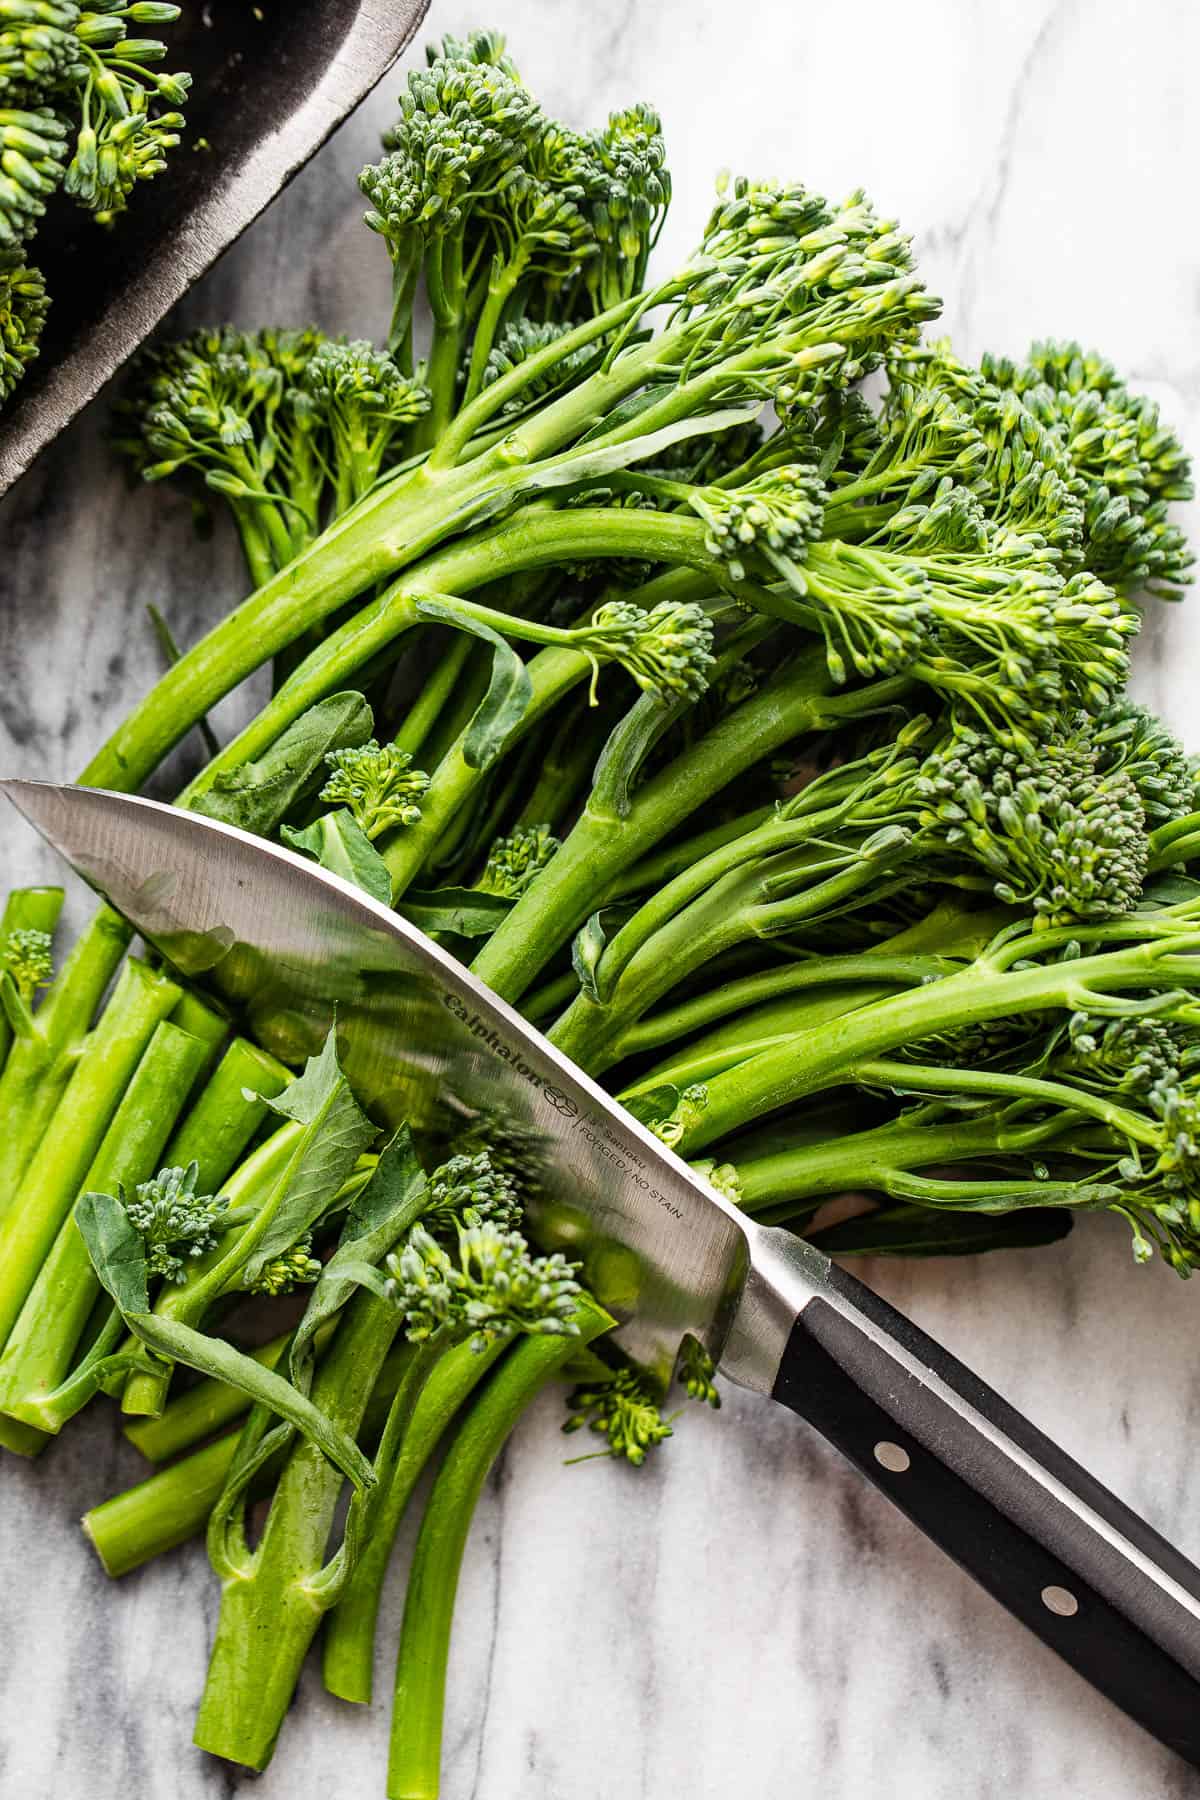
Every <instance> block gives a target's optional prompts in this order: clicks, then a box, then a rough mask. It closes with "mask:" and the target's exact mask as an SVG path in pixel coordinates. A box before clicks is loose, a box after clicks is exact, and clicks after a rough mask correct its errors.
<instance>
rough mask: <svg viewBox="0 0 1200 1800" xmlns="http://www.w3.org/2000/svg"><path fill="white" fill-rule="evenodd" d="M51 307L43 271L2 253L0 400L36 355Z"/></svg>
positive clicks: (0, 267)
mask: <svg viewBox="0 0 1200 1800" xmlns="http://www.w3.org/2000/svg"><path fill="white" fill-rule="evenodd" d="M49 310H50V301H49V298H48V296H47V294H46V284H45V281H44V280H43V278H42V274H41V271H40V270H38V269H35V268H32V267H30V265H29V264H28V263H25V262H24V261H22V259H21V257H20V256H19V255H17V254H13V255H10V256H9V257H7V258H6V257H4V256H0V401H4V400H6V399H7V398H8V396H9V394H11V393H12V391H13V389H14V388H15V387H16V385H17V383H18V382H19V381H20V379H21V377H22V375H23V374H24V373H25V370H26V369H27V368H28V366H29V364H30V363H31V362H32V361H33V359H34V357H35V356H36V355H37V353H38V345H39V343H40V342H41V336H42V331H43V329H44V328H45V324H46V315H47V313H48V312H49Z"/></svg>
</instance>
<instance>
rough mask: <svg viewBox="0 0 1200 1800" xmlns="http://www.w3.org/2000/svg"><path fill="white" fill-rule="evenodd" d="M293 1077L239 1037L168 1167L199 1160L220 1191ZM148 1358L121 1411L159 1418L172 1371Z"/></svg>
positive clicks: (201, 1185)
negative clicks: (270, 1106)
mask: <svg viewBox="0 0 1200 1800" xmlns="http://www.w3.org/2000/svg"><path fill="white" fill-rule="evenodd" d="M290 1080H291V1075H290V1074H289V1072H288V1070H287V1069H285V1068H284V1066H283V1064H282V1063H281V1062H277V1061H276V1059H275V1058H274V1057H273V1056H271V1055H269V1054H268V1052H267V1051H265V1050H260V1049H259V1048H258V1046H257V1044H251V1043H249V1042H248V1040H247V1039H245V1038H235V1039H234V1041H233V1043H232V1044H231V1045H230V1046H229V1049H228V1050H227V1051H226V1052H225V1055H224V1056H223V1057H222V1058H221V1061H220V1062H219V1063H218V1065H217V1067H216V1069H215V1070H214V1071H213V1073H212V1075H211V1076H210V1078H209V1080H208V1081H207V1082H206V1083H205V1085H204V1087H203V1089H202V1090H201V1092H200V1094H199V1095H198V1096H197V1099H196V1103H195V1105H194V1106H193V1107H192V1108H191V1109H190V1111H189V1112H188V1114H187V1117H186V1118H185V1119H184V1121H183V1123H182V1124H181V1125H180V1127H179V1129H178V1131H177V1132H176V1133H175V1135H174V1137H173V1138H172V1139H171V1142H170V1143H169V1144H168V1146H167V1149H166V1152H165V1154H164V1157H163V1167H164V1168H180V1169H186V1168H187V1166H188V1164H189V1163H191V1162H193V1161H194V1162H195V1163H196V1164H197V1167H198V1174H197V1179H196V1185H197V1189H198V1191H199V1192H201V1193H210V1194H216V1193H218V1192H219V1191H220V1189H221V1184H222V1182H224V1180H225V1178H226V1176H227V1175H229V1174H230V1173H231V1172H232V1171H233V1169H234V1168H235V1167H236V1166H237V1163H238V1161H239V1159H240V1157H241V1156H242V1153H243V1152H244V1150H245V1148H246V1146H247V1144H248V1143H249V1142H250V1140H251V1138H252V1137H253V1136H254V1135H255V1133H256V1132H257V1131H258V1129H259V1127H260V1126H261V1124H262V1122H263V1120H264V1119H265V1118H266V1116H267V1101H268V1099H273V1098H274V1096H275V1095H276V1094H281V1093H282V1092H283V1090H284V1088H285V1087H286V1086H287V1085H288V1082H289V1081H290ZM128 1348H129V1349H130V1351H131V1352H132V1351H135V1350H136V1348H137V1345H136V1344H135V1343H133V1342H130V1344H129V1345H128ZM146 1361H147V1363H149V1364H150V1366H149V1367H148V1368H147V1369H146V1371H145V1373H144V1374H143V1373H134V1374H132V1375H131V1376H130V1377H129V1380H128V1381H127V1382H126V1384H125V1393H124V1397H123V1399H122V1402H121V1410H122V1411H123V1412H126V1413H144V1414H147V1415H149V1416H151V1417H155V1416H157V1414H159V1413H161V1411H162V1409H163V1407H164V1405H165V1404H166V1398H167V1390H168V1388H169V1387H170V1384H171V1374H172V1370H171V1368H170V1366H169V1365H168V1364H164V1363H163V1362H161V1360H160V1359H158V1358H157V1357H156V1358H154V1359H153V1361H151V1359H150V1358H149V1357H147V1358H146Z"/></svg>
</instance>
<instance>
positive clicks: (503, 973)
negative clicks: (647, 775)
mask: <svg viewBox="0 0 1200 1800" xmlns="http://www.w3.org/2000/svg"><path fill="white" fill-rule="evenodd" d="M907 687H908V683H907V681H906V679H905V678H904V677H900V676H894V677H889V678H887V679H886V680H883V681H878V682H875V683H873V684H872V685H871V686H869V687H865V688H859V689H855V690H853V691H852V692H850V693H844V692H842V693H837V694H834V693H832V692H831V688H832V683H831V681H830V679H829V676H828V672H827V670H826V668H825V660H824V655H823V653H822V652H821V651H819V650H812V651H809V652H808V653H807V654H806V655H805V656H803V657H801V658H800V659H799V660H798V661H797V662H796V663H795V664H794V665H793V666H792V667H790V668H788V669H786V670H785V671H784V672H783V673H782V674H781V675H779V676H778V677H777V678H776V679H775V680H774V681H772V682H770V683H768V685H767V686H766V687H764V688H762V689H761V690H760V691H759V692H758V693H756V694H753V695H751V697H750V698H749V699H748V700H746V701H744V702H743V704H742V705H741V706H739V707H737V708H736V709H735V710H734V711H733V712H731V713H728V714H727V715H726V716H725V717H724V718H723V719H720V720H718V722H717V723H716V724H715V725H714V726H713V727H712V729H711V730H710V731H709V732H707V733H706V734H705V736H704V737H702V738H700V739H699V740H698V741H697V742H696V743H694V744H692V745H691V746H689V748H688V749H687V750H685V751H683V752H682V754H681V755H679V756H678V757H676V758H675V760H674V761H673V762H672V763H670V764H668V766H667V767H666V768H665V769H663V770H661V771H660V772H659V773H658V774H657V775H655V776H654V777H653V778H652V779H651V780H649V781H647V782H646V783H645V784H644V785H643V786H642V787H640V788H639V789H637V791H636V792H635V793H634V795H633V799H632V802H631V804H630V807H629V810H628V812H627V814H626V815H625V817H623V818H621V817H618V816H617V814H616V812H615V811H613V810H611V809H610V808H609V807H608V806H607V805H605V804H604V803H603V802H602V801H601V800H600V799H598V797H597V795H596V794H595V793H593V794H592V796H591V798H590V799H589V801H588V803H587V805H586V806H585V807H584V809H583V813H582V815H581V817H580V819H579V822H578V824H577V825H576V826H575V828H574V830H573V831H572V832H571V834H570V836H569V837H568V838H567V840H566V842H565V843H564V844H563V846H562V848H561V850H559V851H558V853H557V855H556V856H555V857H554V860H553V861H552V862H551V863H550V864H549V866H548V867H547V868H546V869H545V870H543V872H542V874H541V875H539V877H538V879H537V880H536V881H535V882H533V883H532V884H531V886H530V887H529V888H527V889H526V891H525V893H524V894H523V895H522V896H521V898H520V899H519V900H518V901H517V904H516V905H515V906H514V907H513V909H512V911H511V912H510V913H509V914H508V916H507V917H506V918H505V919H504V920H502V922H501V924H500V925H499V927H498V928H497V930H496V931H495V932H493V934H492V936H491V937H490V938H489V939H488V941H487V943H486V944H485V945H484V947H483V949H482V950H481V951H480V953H479V955H478V956H477V957H476V958H475V960H474V962H473V963H472V965H471V967H472V969H473V970H474V972H475V974H476V975H478V976H479V977H480V979H481V980H483V981H486V982H487V984H488V986H489V987H490V988H492V989H494V991H495V992H496V993H498V994H500V995H501V997H502V998H503V999H506V1000H509V1001H514V1002H515V1001H517V1000H519V999H520V997H521V995H522V994H523V993H524V992H525V991H526V989H527V988H528V987H529V986H530V984H531V983H532V982H533V981H534V980H535V979H536V977H537V976H538V974H539V973H540V972H541V970H542V969H543V968H544V967H545V965H546V963H547V962H548V961H549V960H550V958H551V957H552V956H553V955H554V954H555V952H556V951H557V950H559V949H560V948H561V947H562V945H563V944H564V943H566V942H567V941H568V940H569V939H570V937H571V936H572V934H573V933H574V932H575V931H577V930H578V928H579V927H580V925H582V924H583V923H584V921H585V920H586V919H587V918H588V916H589V915H590V913H591V912H592V910H593V908H594V907H595V906H596V905H598V904H599V903H600V900H601V899H602V898H603V896H604V895H605V893H606V892H607V891H608V889H609V888H610V887H611V886H612V884H613V882H614V881H615V880H616V879H617V878H618V876H619V875H621V873H622V872H623V871H624V870H625V869H627V868H628V867H629V866H630V865H631V864H632V863H634V862H636V861H638V859H639V858H641V857H643V856H645V855H646V854H647V853H648V852H649V851H650V850H651V849H653V847H654V846H655V845H656V844H658V843H660V842H661V840H662V839H663V838H664V837H666V835H667V834H668V832H670V831H673V830H674V829H675V827H676V826H677V825H679V824H680V823H681V822H682V821H683V820H684V819H686V818H688V817H690V816H691V814H692V813H694V812H695V811H696V810H697V808H698V807H700V806H703V805H704V804H705V802H706V801H708V800H711V799H712V797H713V795H715V794H717V793H719V792H720V791H721V789H722V788H724V787H725V786H726V785H727V784H728V783H729V782H730V781H732V780H733V779H734V777H735V776H737V775H741V774H744V773H745V771H746V770H747V769H748V768H750V767H751V766H752V765H753V764H754V763H756V762H759V761H760V760H761V759H762V758H763V757H764V756H769V755H770V753H771V752H772V751H773V750H778V749H779V748H780V746H781V745H783V744H786V743H788V742H789V741H790V740H791V739H792V738H795V737H800V736H802V735H803V734H804V733H806V732H809V731H814V730H817V729H818V728H820V727H821V726H823V725H831V724H833V723H834V722H835V721H838V720H841V719H845V718H847V717H853V716H854V715H855V714H856V713H868V712H870V711H871V710H872V708H874V707H875V706H881V705H886V704H888V703H889V702H890V701H891V700H893V699H896V698H898V697H899V696H900V695H902V694H903V693H905V692H906V690H907Z"/></svg>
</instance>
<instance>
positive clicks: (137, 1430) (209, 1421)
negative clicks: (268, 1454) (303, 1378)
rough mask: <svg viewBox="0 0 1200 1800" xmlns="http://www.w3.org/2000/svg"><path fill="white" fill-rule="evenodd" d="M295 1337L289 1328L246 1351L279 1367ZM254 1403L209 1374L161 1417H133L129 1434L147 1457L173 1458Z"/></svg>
mask: <svg viewBox="0 0 1200 1800" xmlns="http://www.w3.org/2000/svg"><path fill="white" fill-rule="evenodd" d="M291 1341H292V1334H291V1332H290V1331H285V1332H284V1333H283V1334H282V1335H281V1336H280V1337H275V1338H272V1339H271V1341H270V1343H267V1344H263V1345H262V1346H261V1347H260V1348H259V1349H257V1350H248V1351H247V1352H246V1354H247V1355H248V1356H250V1357H252V1358H253V1359H254V1361H255V1362H256V1363H261V1364H262V1366H263V1368H264V1369H275V1368H278V1366H279V1361H280V1358H281V1357H282V1356H283V1354H284V1352H285V1351H286V1349H287V1347H288V1345H289V1344H290V1343H291ZM250 1405H251V1402H250V1396H249V1395H248V1394H243V1393H242V1392H241V1391H240V1390H239V1389H238V1388H234V1387H230V1386H228V1384H227V1383H225V1382H223V1381H217V1380H215V1379H214V1378H213V1377H212V1376H206V1377H205V1379H204V1380H203V1381H197V1382H196V1383H195V1385H194V1386H193V1387H190V1388H188V1390H187V1392H186V1393H183V1394H180V1395H179V1397H178V1398H177V1399H175V1400H172V1401H171V1402H170V1404H169V1405H168V1406H166V1407H164V1408H163V1410H162V1412H161V1413H160V1414H159V1415H158V1417H157V1418H143V1419H133V1420H131V1421H130V1423H129V1424H128V1425H126V1427H125V1436H126V1437H127V1438H128V1439H129V1441H130V1443H131V1444H132V1445H133V1446H134V1448H135V1449H136V1450H139V1451H140V1452H141V1454H142V1455H143V1456H144V1457H145V1458H146V1459H147V1461H149V1462H152V1463H164V1462H169V1461H170V1460H171V1459H172V1458H173V1457H176V1456H179V1455H180V1454H181V1453H182V1452H184V1451H185V1450H190V1449H192V1447H193V1446H194V1445H196V1444H199V1443H202V1442H203V1440H204V1439H205V1438H207V1437H211V1436H212V1435H213V1433H214V1432H217V1431H220V1430H222V1429H223V1428H224V1427H225V1426H226V1425H231V1424H232V1423H233V1421H234V1420H235V1419H240V1418H243V1417H244V1416H245V1414H246V1413H248V1412H249V1410H250ZM235 1441H236V1440H235ZM214 1497H215V1496H214Z"/></svg>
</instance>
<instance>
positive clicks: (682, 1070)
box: [612, 957, 945, 1100]
mask: <svg viewBox="0 0 1200 1800" xmlns="http://www.w3.org/2000/svg"><path fill="white" fill-rule="evenodd" d="M847 960H853V961H855V962H857V961H859V959H858V958H857V957H855V958H853V959H847ZM943 972H945V971H943ZM771 973H774V971H772V972H771ZM755 979H756V978H755V977H753V976H749V977H747V978H746V983H747V985H748V984H749V982H751V981H753V980H755ZM918 980H919V978H918ZM742 985H743V984H742V983H741V982H729V983H721V984H719V985H718V986H717V987H716V988H714V989H713V991H712V992H711V993H708V994H700V995H697V996H696V998H695V1000H685V1001H682V1002H681V1003H680V1004H679V1005H678V1006H677V1007H672V1008H671V1009H670V1010H669V1012H668V1011H664V1012H662V1013H656V1014H654V1015H653V1017H652V1018H651V1019H650V1020H649V1021H646V1023H648V1024H649V1025H651V1026H654V1025H655V1024H656V1021H661V1020H667V1019H669V1020H671V1021H673V1022H674V1023H678V1022H679V1021H683V1024H682V1027H681V1029H680V1030H678V1031H675V1030H672V1036H673V1037H674V1036H684V1035H686V1033H687V1031H688V1029H689V1026H690V1025H691V1024H694V1023H696V1022H699V1023H703V1022H704V1019H705V1018H706V1017H708V1018H712V1017H720V1016H721V1014H722V1013H723V1012H724V1011H725V1010H726V1008H725V1007H724V1005H723V996H724V995H725V993H726V989H727V988H729V987H741V986H742ZM906 985H908V984H907V983H904V982H889V981H886V980H885V981H884V982H883V983H882V984H880V985H875V984H871V983H866V982H861V981H859V982H856V981H849V980H848V981H847V982H846V983H845V985H842V984H840V983H838V982H832V983H820V984H817V985H816V986H815V988H813V989H812V990H806V989H804V988H801V989H800V993H799V996H797V997H796V998H793V997H792V996H791V995H789V994H786V993H784V994H783V995H781V997H780V999H779V1000H778V1001H774V1002H772V1001H771V1000H767V1001H766V1002H765V1004H763V1005H761V1006H758V1007H756V1008H755V1009H754V1010H753V1011H752V1012H750V1013H747V1014H743V1013H741V1012H737V1013H735V1016H734V1017H733V1018H732V1019H730V1020H729V1022H728V1024H726V1025H725V1026H723V1027H720V1028H718V1029H717V1030H715V1031H711V1032H707V1033H706V1034H705V1035H704V1036H703V1037H702V1038H700V1039H699V1041H698V1042H696V1043H689V1044H685V1045H684V1047H683V1048H682V1049H680V1050H678V1051H676V1053H675V1054H674V1055H673V1056H668V1057H666V1058H664V1059H663V1061H662V1062H659V1063H656V1064H655V1065H654V1067H653V1068H652V1069H651V1070H649V1071H648V1072H647V1073H646V1074H645V1075H643V1076H641V1077H640V1078H639V1079H638V1080H637V1081H636V1082H634V1083H633V1084H632V1085H631V1086H630V1087H629V1088H627V1089H625V1090H624V1091H623V1092H622V1096H621V1097H622V1099H625V1100H632V1099H635V1098H636V1097H637V1096H638V1095H639V1094H642V1093H649V1092H650V1091H651V1090H652V1089H654V1088H656V1087H661V1086H662V1084H663V1083H664V1082H669V1083H671V1084H672V1085H673V1086H675V1087H680V1088H683V1087H690V1086H691V1085H692V1083H693V1082H697V1081H709V1080H711V1078H712V1077H713V1076H714V1075H720V1074H722V1073H723V1072H724V1070H726V1069H732V1068H734V1067H735V1066H736V1065H737V1064H738V1063H742V1062H746V1061H747V1060H748V1059H749V1058H750V1057H752V1056H759V1055H761V1053H762V1052H763V1051H764V1050H770V1049H772V1048H773V1047H774V1046H775V1045H777V1044H782V1043H786V1042H787V1041H788V1039H789V1038H792V1037H794V1036H795V1035H796V1033H797V1032H799V1031H803V1030H806V1029H808V1028H809V1027H811V1026H814V1025H820V1024H823V1023H824V1022H825V1021H826V1020H828V1019H839V1018H841V1016H842V1015H843V1013H848V1012H853V1011H855V1010H856V1008H858V1007H860V1006H870V1005H871V1004H872V1003H873V1002H874V1001H876V1000H886V999H887V998H888V996H889V995H890V994H893V993H894V992H895V991H896V988H897V987H898V986H901V987H902V986H906ZM913 985H916V983H914V984H913ZM706 1003H711V1004H709V1005H706ZM640 1029H641V1027H640V1025H634V1026H632V1027H631V1028H630V1029H629V1031H628V1032H626V1033H625V1034H624V1036H622V1037H621V1038H619V1039H618V1040H617V1042H616V1044H615V1045H614V1046H613V1051H612V1061H613V1063H614V1064H615V1063H617V1062H619V1061H621V1060H623V1059H624V1058H625V1057H627V1056H632V1055H634V1054H635V1052H636V1049H637V1047H638V1046H639V1044H640V1045H641V1047H642V1048H645V1049H653V1048H654V1047H655V1046H654V1045H653V1044H651V1043H649V1041H648V1039H647V1040H641V1039H639V1038H638V1035H637V1034H638V1032H639V1030H640ZM662 1029H666V1027H665V1026H658V1027H657V1028H656V1030H655V1032H654V1033H653V1035H655V1036H658V1034H659V1031H660V1030H662Z"/></svg>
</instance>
